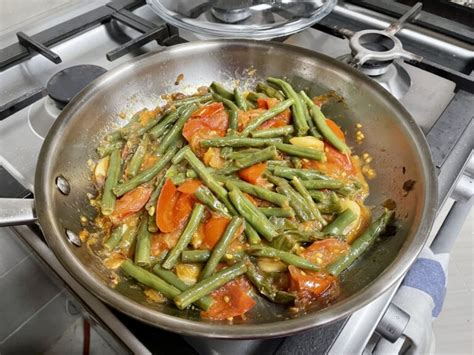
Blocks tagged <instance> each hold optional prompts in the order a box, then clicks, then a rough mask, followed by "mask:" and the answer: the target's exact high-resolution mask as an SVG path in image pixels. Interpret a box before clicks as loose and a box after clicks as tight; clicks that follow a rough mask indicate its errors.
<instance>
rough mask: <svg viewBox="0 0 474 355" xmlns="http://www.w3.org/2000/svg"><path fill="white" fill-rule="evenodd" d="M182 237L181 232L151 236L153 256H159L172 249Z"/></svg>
mask: <svg viewBox="0 0 474 355" xmlns="http://www.w3.org/2000/svg"><path fill="white" fill-rule="evenodd" d="M180 235H181V233H180V231H179V230H176V231H174V232H171V233H155V234H153V235H152V236H151V255H153V256H158V255H160V254H161V253H162V252H163V251H165V250H170V249H172V248H173V247H174V246H175V245H176V243H177V242H178V239H179V236H180Z"/></svg>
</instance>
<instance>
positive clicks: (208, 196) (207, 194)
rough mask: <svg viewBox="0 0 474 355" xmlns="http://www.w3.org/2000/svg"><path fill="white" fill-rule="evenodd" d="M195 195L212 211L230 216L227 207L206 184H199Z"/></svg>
mask: <svg viewBox="0 0 474 355" xmlns="http://www.w3.org/2000/svg"><path fill="white" fill-rule="evenodd" d="M194 196H196V198H197V199H198V200H199V201H200V202H201V203H203V204H204V205H206V206H207V207H208V208H209V209H211V210H212V211H214V212H217V213H220V214H222V215H224V216H228V217H230V214H229V211H228V210H227V207H226V206H225V205H224V204H223V203H222V202H221V201H219V199H218V198H217V197H216V196H214V194H213V193H212V192H211V190H209V189H208V188H207V187H206V186H203V185H201V186H199V187H198V189H197V190H196V192H195V193H194Z"/></svg>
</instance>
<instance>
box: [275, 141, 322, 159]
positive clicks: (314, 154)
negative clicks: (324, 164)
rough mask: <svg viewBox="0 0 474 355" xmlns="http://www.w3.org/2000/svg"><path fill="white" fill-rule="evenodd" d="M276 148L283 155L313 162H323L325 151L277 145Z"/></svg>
mask: <svg viewBox="0 0 474 355" xmlns="http://www.w3.org/2000/svg"><path fill="white" fill-rule="evenodd" d="M275 147H276V148H277V149H278V150H280V151H282V152H283V153H286V154H289V155H294V156H297V157H301V158H306V159H312V160H323V159H324V157H325V156H326V155H325V154H324V151H322V150H317V149H314V148H308V147H300V146H297V145H293V144H285V143H275Z"/></svg>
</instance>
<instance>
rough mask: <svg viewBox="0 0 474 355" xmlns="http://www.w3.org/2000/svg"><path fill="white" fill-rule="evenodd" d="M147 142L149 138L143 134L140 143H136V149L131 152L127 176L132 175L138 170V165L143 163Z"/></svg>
mask: <svg viewBox="0 0 474 355" xmlns="http://www.w3.org/2000/svg"><path fill="white" fill-rule="evenodd" d="M149 142H150V139H149V138H148V135H147V134H145V135H144V136H143V139H142V140H141V142H140V144H139V145H138V147H137V150H136V151H135V153H134V154H133V156H132V159H131V160H130V163H129V164H128V169H127V175H128V176H129V177H134V176H135V175H137V173H138V172H139V170H140V167H141V166H142V163H143V159H145V154H146V150H147V147H148V143H149Z"/></svg>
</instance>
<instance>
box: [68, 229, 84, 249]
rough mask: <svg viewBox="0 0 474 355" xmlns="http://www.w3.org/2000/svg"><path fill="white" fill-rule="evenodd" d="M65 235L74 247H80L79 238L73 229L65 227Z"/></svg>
mask: <svg viewBox="0 0 474 355" xmlns="http://www.w3.org/2000/svg"><path fill="white" fill-rule="evenodd" d="M66 236H67V240H69V241H70V242H71V243H72V244H74V245H75V246H76V247H80V246H81V245H82V241H81V238H79V236H78V235H77V234H76V233H74V232H73V231H71V230H69V229H66Z"/></svg>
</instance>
